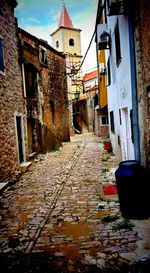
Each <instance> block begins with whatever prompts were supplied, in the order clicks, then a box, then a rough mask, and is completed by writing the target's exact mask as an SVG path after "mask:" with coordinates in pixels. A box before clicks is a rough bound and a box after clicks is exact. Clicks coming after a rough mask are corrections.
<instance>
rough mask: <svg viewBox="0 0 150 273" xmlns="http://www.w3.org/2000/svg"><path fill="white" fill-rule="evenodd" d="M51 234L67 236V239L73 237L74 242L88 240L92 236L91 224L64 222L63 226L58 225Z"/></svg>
mask: <svg viewBox="0 0 150 273" xmlns="http://www.w3.org/2000/svg"><path fill="white" fill-rule="evenodd" d="M50 233H51V234H52V235H53V236H55V235H58V234H60V235H65V236H66V237H72V239H73V240H78V241H80V240H81V238H82V240H83V238H84V239H85V238H87V237H89V236H90V224H89V223H87V222H85V223H84V222H78V223H72V222H62V223H61V225H59V226H58V225H56V226H55V227H54V228H53V229H52V230H50Z"/></svg>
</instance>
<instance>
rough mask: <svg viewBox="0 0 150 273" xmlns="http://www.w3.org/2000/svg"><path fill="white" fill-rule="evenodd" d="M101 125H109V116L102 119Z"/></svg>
mask: <svg viewBox="0 0 150 273" xmlns="http://www.w3.org/2000/svg"><path fill="white" fill-rule="evenodd" d="M101 125H103V126H106V125H108V117H107V116H102V117H101Z"/></svg>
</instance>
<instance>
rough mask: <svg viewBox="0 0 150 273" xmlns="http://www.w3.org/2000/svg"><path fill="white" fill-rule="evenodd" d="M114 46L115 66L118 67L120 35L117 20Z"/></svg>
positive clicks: (119, 60)
mask: <svg viewBox="0 0 150 273" xmlns="http://www.w3.org/2000/svg"><path fill="white" fill-rule="evenodd" d="M115 45H116V64H117V66H118V65H119V64H120V62H121V45H120V34H119V24H118V20H117V25H116V28H115Z"/></svg>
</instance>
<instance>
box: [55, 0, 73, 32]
mask: <svg viewBox="0 0 150 273" xmlns="http://www.w3.org/2000/svg"><path fill="white" fill-rule="evenodd" d="M62 3H63V6H62V11H61V15H60V19H59V23H58V28H60V27H66V28H74V27H73V23H72V21H71V19H70V16H69V13H68V11H67V9H66V6H65V1H64V0H62Z"/></svg>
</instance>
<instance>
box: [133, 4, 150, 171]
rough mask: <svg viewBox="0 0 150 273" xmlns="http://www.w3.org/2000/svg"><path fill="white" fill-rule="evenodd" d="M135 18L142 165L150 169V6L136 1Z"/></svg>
mask: <svg viewBox="0 0 150 273" xmlns="http://www.w3.org/2000/svg"><path fill="white" fill-rule="evenodd" d="M134 10H135V14H134V16H133V18H134V19H133V22H134V34H135V52H136V68H137V88H138V102H139V130H140V150H141V161H142V164H144V165H146V166H149V167H150V98H149V96H148V92H150V46H149V45H150V5H149V0H144V1H142V0H138V1H135V6H134Z"/></svg>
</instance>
